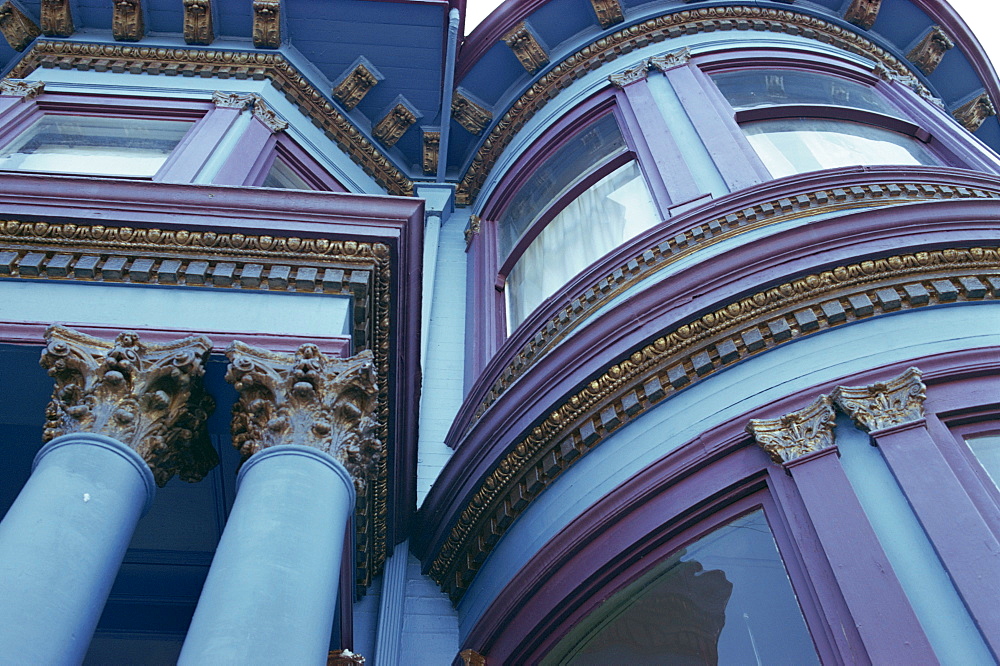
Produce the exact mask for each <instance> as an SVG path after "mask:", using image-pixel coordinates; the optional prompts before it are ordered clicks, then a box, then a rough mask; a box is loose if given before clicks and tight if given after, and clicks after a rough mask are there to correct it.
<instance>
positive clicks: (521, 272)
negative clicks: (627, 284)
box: [506, 162, 660, 330]
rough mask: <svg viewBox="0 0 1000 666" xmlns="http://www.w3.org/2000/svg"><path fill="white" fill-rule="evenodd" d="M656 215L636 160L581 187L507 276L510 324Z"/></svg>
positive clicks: (656, 219) (651, 222) (652, 221)
mask: <svg viewBox="0 0 1000 666" xmlns="http://www.w3.org/2000/svg"><path fill="white" fill-rule="evenodd" d="M659 221H660V218H659V215H657V213H656V207H655V206H654V205H653V200H652V198H651V197H650V195H649V189H648V188H647V187H646V181H645V180H644V179H643V177H642V173H641V172H640V171H639V167H638V165H636V163H635V162H629V163H627V164H625V165H624V166H621V167H619V168H618V169H616V170H615V171H613V172H612V173H610V174H608V175H607V176H605V177H604V178H602V179H601V180H599V181H598V182H597V183H595V184H594V185H592V186H591V187H590V188H589V189H587V190H585V191H584V192H583V193H582V194H581V195H580V196H578V197H577V198H576V199H574V200H573V201H572V202H570V204H569V205H567V206H566V207H565V208H563V209H562V211H561V212H559V214H558V215H556V216H555V217H554V218H552V220H551V221H550V222H549V223H548V224H547V225H546V226H545V228H544V229H542V231H541V233H539V234H538V236H536V237H535V239H534V240H533V241H532V242H531V245H529V246H528V247H527V249H526V250H525V251H524V253H523V254H522V255H521V257H520V258H519V259H518V260H517V263H516V264H514V267H513V268H512V269H511V271H510V275H508V276H507V288H506V293H507V307H508V312H507V322H508V324H509V326H510V329H511V330H513V329H514V328H515V327H516V326H517V325H518V324H520V323H521V322H522V321H524V319H525V318H526V317H527V316H528V315H529V314H531V312H532V310H534V309H535V308H536V307H538V305H539V304H540V303H541V302H542V301H544V300H545V299H546V298H548V297H549V296H551V295H552V294H553V293H555V291H556V290H557V289H559V288H560V287H561V286H563V285H564V284H566V283H567V282H568V281H569V280H570V278H572V277H573V276H574V275H576V274H577V273H579V272H580V271H582V270H583V269H584V268H586V267H587V266H589V265H590V264H592V263H594V261H596V260H597V259H600V258H601V257H602V256H604V255H605V254H607V253H608V252H609V251H611V250H613V249H614V248H616V247H618V246H619V245H621V244H622V243H624V242H625V241H627V240H628V239H630V238H632V237H634V236H636V235H637V234H639V233H641V232H643V231H645V230H646V229H649V228H650V227H652V226H653V225H655V224H657V223H658V222H659Z"/></svg>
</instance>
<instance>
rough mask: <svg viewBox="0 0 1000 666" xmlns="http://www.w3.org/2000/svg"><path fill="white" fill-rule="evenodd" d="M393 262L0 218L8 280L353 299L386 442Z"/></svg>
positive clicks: (369, 502) (220, 238) (375, 541)
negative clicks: (372, 368) (370, 360)
mask: <svg viewBox="0 0 1000 666" xmlns="http://www.w3.org/2000/svg"><path fill="white" fill-rule="evenodd" d="M390 265H391V256H390V248H389V246H387V245H385V244H383V243H361V242H355V241H349V240H348V241H344V240H329V239H325V238H297V237H279V236H270V235H262V236H257V235H249V234H241V233H216V232H213V231H187V230H183V229H180V230H177V229H170V230H166V229H136V228H132V227H111V226H104V225H86V224H74V223H66V224H49V223H47V222H24V221H20V220H0V276H2V277H4V278H20V279H26V280H57V281H61V280H71V281H83V282H110V283H133V284H151V285H156V284H162V285H170V286H179V287H187V286H193V287H198V288H205V287H213V288H220V289H240V290H253V291H257V290H266V291H279V292H298V293H324V294H341V295H348V296H351V297H352V298H353V307H354V315H353V321H354V331H353V339H354V347H355V349H354V351H355V352H361V351H363V350H365V349H369V350H371V352H372V353H373V354H374V359H375V368H376V371H377V374H378V386H379V394H378V405H377V408H376V410H377V411H376V414H377V417H376V420H377V422H378V428H377V433H378V437H379V439H380V440H381V441H382V442H383V445H384V443H385V442H388V441H389V440H388V436H389V372H390V366H389V330H390V325H389V324H390V298H391V297H390V286H391V272H390V270H391V269H390ZM387 464H388V461H387V456H385V455H383V456H382V457H381V460H380V462H379V467H378V470H377V472H376V478H375V481H374V482H373V483H371V484H369V487H368V494H367V496H359V497H358V502H357V511H356V524H357V525H358V532H357V569H358V571H357V585H358V586H359V590H360V589H363V588H364V587H366V586H367V585H368V584H369V583H370V582H371V579H372V577H373V576H375V575H377V574H378V573H379V572H380V571H381V568H382V565H383V564H384V562H385V556H386V528H387V526H386V520H387V516H388V488H389V486H388V480H389V476H388V466H387Z"/></svg>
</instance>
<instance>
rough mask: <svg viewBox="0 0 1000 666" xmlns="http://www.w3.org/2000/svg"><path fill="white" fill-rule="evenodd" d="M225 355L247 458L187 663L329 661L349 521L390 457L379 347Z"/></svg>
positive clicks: (238, 441) (237, 440) (185, 653)
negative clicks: (384, 448)
mask: <svg viewBox="0 0 1000 666" xmlns="http://www.w3.org/2000/svg"><path fill="white" fill-rule="evenodd" d="M226 353H227V355H228V356H229V359H230V361H231V365H230V367H229V372H228V373H227V375H226V379H227V380H228V381H229V382H231V383H232V384H233V385H234V386H235V387H236V390H237V391H239V394H240V398H239V401H238V402H237V404H236V406H235V407H234V408H233V443H234V445H235V446H236V447H237V448H238V449H239V450H240V452H241V453H242V454H243V457H244V460H245V462H244V464H243V467H242V469H241V470H240V475H239V487H238V491H237V495H236V501H235V503H234V505H233V510H232V513H231V514H230V516H229V520H228V522H227V523H226V528H225V530H224V531H223V534H222V539H221V540H220V542H219V547H218V549H217V550H216V553H215V557H214V559H213V560H212V567H211V569H210V570H209V573H208V579H207V580H206V581H205V586H204V588H203V589H202V593H201V597H200V598H199V600H198V607H197V609H196V610H195V614H194V618H193V619H192V621H191V627H190V629H189V630H188V635H187V638H186V639H185V641H184V647H183V649H182V651H181V655H180V663H182V664H208V663H257V664H271V663H273V664H317V665H320V664H325V663H326V659H327V654H328V651H329V642H330V632H331V627H332V625H333V619H334V614H335V612H336V603H337V598H338V595H337V587H338V582H339V581H338V578H339V574H340V570H341V556H342V554H343V552H344V538H345V536H344V535H345V529H346V527H347V525H348V523H349V521H350V518H351V515H352V512H353V510H354V501H355V497H356V490H357V491H360V492H361V493H362V494H363V492H364V484H365V479H366V478H367V477H368V475H369V473H370V471H371V467H372V466H373V465H374V464H375V463H376V462H377V460H378V457H379V456H380V454H381V443H380V442H379V441H378V440H377V439H376V438H375V437H374V431H375V419H374V410H375V407H376V403H377V401H378V393H377V387H376V385H375V369H374V364H373V362H372V358H371V353H370V352H365V353H363V354H360V355H358V356H356V357H353V358H351V359H347V360H339V359H329V358H327V357H325V356H324V355H323V354H321V353H320V351H319V350H318V349H317V348H316V347H315V345H303V346H302V347H301V348H300V349H299V350H298V352H296V353H295V354H277V353H272V352H268V351H265V350H263V349H258V348H255V347H250V346H248V345H245V344H243V343H240V342H234V343H233V344H232V345H231V346H230V348H229V349H228V351H227V352H226Z"/></svg>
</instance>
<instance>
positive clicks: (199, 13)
mask: <svg viewBox="0 0 1000 666" xmlns="http://www.w3.org/2000/svg"><path fill="white" fill-rule="evenodd" d="M214 41H215V29H214V27H213V26H212V3H211V0H184V42H185V43H186V44H199V45H202V46H208V45H209V44H211V43H212V42H214Z"/></svg>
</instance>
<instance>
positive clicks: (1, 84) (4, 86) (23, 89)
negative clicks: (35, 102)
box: [0, 79, 45, 101]
mask: <svg viewBox="0 0 1000 666" xmlns="http://www.w3.org/2000/svg"><path fill="white" fill-rule="evenodd" d="M43 90H45V83H44V82H43V81H26V80H24V79H0V95H7V96H8V97H20V98H22V101H27V100H29V99H31V98H32V97H37V96H38V95H40V94H41V93H42V91H43Z"/></svg>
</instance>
